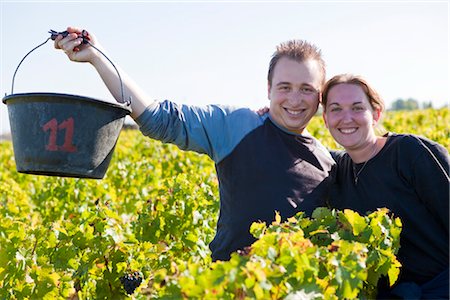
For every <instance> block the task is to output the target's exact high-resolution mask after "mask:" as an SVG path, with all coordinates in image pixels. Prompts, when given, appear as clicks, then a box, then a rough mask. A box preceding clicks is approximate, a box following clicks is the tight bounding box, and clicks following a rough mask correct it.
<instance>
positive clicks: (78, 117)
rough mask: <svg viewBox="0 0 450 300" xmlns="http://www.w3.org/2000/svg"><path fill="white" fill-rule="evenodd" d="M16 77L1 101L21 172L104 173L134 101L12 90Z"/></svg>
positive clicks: (97, 175) (84, 175)
mask: <svg viewBox="0 0 450 300" xmlns="http://www.w3.org/2000/svg"><path fill="white" fill-rule="evenodd" d="M47 41H48V40H47ZM47 41H46V42H47ZM46 42H44V43H43V44H45V43H46ZM43 44H41V45H39V46H38V47H40V46H42V45H43ZM38 47H36V48H34V49H33V50H31V51H30V52H29V53H28V54H27V55H26V56H25V57H27V56H28V55H29V54H30V53H31V52H32V51H34V50H35V49H37V48H38ZM102 54H103V53H102ZM103 55H104V54H103ZM25 57H24V58H23V59H22V61H23V60H24V59H25ZM108 60H109V59H108ZM22 61H21V62H20V63H19V66H20V64H21V63H22ZM110 62H111V61H110ZM111 63H112V62H111ZM19 66H18V67H17V69H18V68H19ZM114 68H115V66H114ZM17 69H16V73H17ZM116 71H117V69H116ZM16 73H14V77H15V75H16ZM14 77H13V84H12V88H11V95H9V96H5V97H4V98H3V103H5V104H6V105H7V108H8V115H9V122H10V127H11V136H12V143H13V149H14V157H15V161H16V169H17V171H18V172H21V173H27V174H37V175H48V176H62V177H78V178H94V179H101V178H103V177H104V175H105V173H106V170H107V169H108V166H109V163H110V161H111V157H112V154H113V152H114V148H115V145H116V142H117V140H118V138H119V134H120V131H121V129H122V126H123V123H124V120H125V116H126V115H128V114H130V113H131V108H130V106H129V104H130V103H129V102H128V103H127V104H128V105H126V106H125V105H122V104H116V103H110V102H105V101H101V100H97V99H92V98H87V97H82V96H76V95H69V94H58V93H23V94H13V90H14ZM119 79H120V81H121V78H120V74H119ZM121 85H122V81H121ZM121 87H122V98H123V86H121Z"/></svg>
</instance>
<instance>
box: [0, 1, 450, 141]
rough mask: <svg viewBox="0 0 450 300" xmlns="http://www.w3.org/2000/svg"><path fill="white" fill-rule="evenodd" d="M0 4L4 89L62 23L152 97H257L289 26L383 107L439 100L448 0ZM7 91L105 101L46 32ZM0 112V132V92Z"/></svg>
mask: <svg viewBox="0 0 450 300" xmlns="http://www.w3.org/2000/svg"><path fill="white" fill-rule="evenodd" d="M80 4H83V6H86V5H88V6H89V9H84V10H80ZM71 11H73V12H74V13H73V14H70V13H61V12H71ZM80 11H82V13H81V14H80V13H79V12H80ZM0 15H1V32H2V34H1V40H0V44H1V54H0V65H1V90H2V92H3V93H4V95H5V94H9V93H10V87H11V80H12V76H13V74H14V70H15V69H16V67H17V65H18V63H19V62H20V60H21V59H22V58H23V57H24V55H25V54H26V53H27V52H28V51H30V50H31V49H32V48H34V47H35V46H37V45H38V44H40V43H42V42H43V41H45V39H47V38H48V37H49V34H48V33H47V32H48V30H49V29H53V30H57V31H62V30H65V28H66V27H67V26H69V25H74V26H79V27H82V28H85V29H87V30H88V31H90V32H92V33H93V34H94V35H96V37H97V38H98V40H99V41H100V43H101V44H102V45H103V46H104V48H106V49H107V55H108V57H109V58H110V59H111V60H112V61H113V62H114V63H115V64H116V65H117V66H120V68H121V69H122V70H124V71H125V72H126V73H128V74H129V75H130V76H131V77H132V78H133V79H134V80H135V81H136V83H137V84H138V85H139V86H141V88H143V90H144V91H145V92H146V93H147V94H149V95H150V97H151V98H152V99H157V100H161V101H162V100H165V99H170V100H173V101H175V102H177V103H186V104H192V105H206V104H217V103H220V104H226V105H235V106H247V107H250V108H254V109H256V108H259V107H263V106H266V105H267V104H268V100H267V79H266V76H267V68H268V64H269V60H270V57H271V55H272V53H273V52H274V50H275V46H276V45H278V44H279V43H281V42H283V41H286V40H288V39H293V38H301V39H305V40H308V41H310V42H312V43H313V44H315V45H317V46H318V47H319V48H320V49H321V50H322V53H323V56H324V59H325V61H326V63H327V79H328V78H331V77H332V76H333V75H335V74H338V73H355V74H360V75H363V76H364V77H365V78H366V79H367V80H368V81H369V82H370V83H371V84H372V85H373V86H374V87H375V89H377V91H378V92H379V93H380V94H381V95H382V97H383V99H384V100H385V102H386V107H387V108H390V106H391V105H392V103H393V102H394V101H395V100H397V99H404V100H407V99H409V98H412V99H415V100H416V101H418V103H419V104H422V103H424V102H430V101H431V102H432V104H433V107H434V108H440V107H443V106H448V105H449V85H448V82H450V80H449V69H450V65H449V53H450V51H449V36H450V34H449V4H448V2H442V1H436V2H423V3H421V2H411V1H400V2H399V1H397V2H389V3H386V2H380V3H378V2H362V3H356V2H335V1H327V2H281V3H272V2H259V3H258V2H249V1H246V2H208V3H205V2H176V3H175V2H169V3H160V2H145V1H144V2H142V1H141V2H127V3H124V2H110V3H105V2H84V1H79V2H61V3H60V2H58V3H56V2H40V1H34V2H10V1H3V2H1V6H0ZM24 20H25V21H24ZM111 32H113V33H111ZM24 33H26V34H24ZM43 71H44V72H43ZM14 92H19V93H25V92H58V93H59V92H60V93H66V94H74V95H83V96H87V97H92V98H98V99H104V100H106V101H114V100H113V99H112V96H111V95H110V94H109V92H108V90H107V89H106V87H105V86H104V84H103V82H102V81H101V80H100V79H99V77H98V75H97V74H96V73H95V71H94V69H93V68H92V67H90V66H88V65H87V64H76V63H72V62H69V60H68V59H67V57H65V55H64V54H63V53H62V52H61V51H56V50H54V49H53V43H52V41H50V42H48V43H47V44H46V45H44V46H43V47H41V48H39V50H36V51H35V52H33V53H32V54H31V55H30V56H29V57H27V59H26V60H25V61H24V63H23V64H22V65H21V67H20V69H19V70H18V73H17V77H16V79H15V86H14ZM0 118H1V122H0V123H1V124H0V134H1V133H4V132H9V121H8V116H7V106H6V105H4V104H3V103H2V104H1V105H0Z"/></svg>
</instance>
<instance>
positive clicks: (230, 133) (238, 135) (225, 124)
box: [136, 100, 267, 163]
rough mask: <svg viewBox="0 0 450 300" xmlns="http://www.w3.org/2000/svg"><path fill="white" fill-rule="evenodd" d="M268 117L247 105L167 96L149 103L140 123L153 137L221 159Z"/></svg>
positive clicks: (140, 118)
mask: <svg viewBox="0 0 450 300" xmlns="http://www.w3.org/2000/svg"><path fill="white" fill-rule="evenodd" d="M266 118H267V115H265V116H259V115H258V114H257V113H255V112H254V111H252V110H250V109H247V108H233V107H229V106H219V105H208V106H205V107H196V106H189V105H179V104H176V103H174V102H171V101H168V100H166V101H163V102H154V103H152V104H151V105H150V106H148V107H147V109H146V110H145V111H144V112H143V113H142V114H141V115H140V116H139V117H138V118H137V119H136V123H137V124H138V125H139V127H140V130H141V131H142V133H143V134H144V135H146V136H148V137H150V138H153V139H157V140H160V141H162V142H165V143H172V144H175V145H177V146H178V147H179V148H180V149H182V150H191V151H195V152H198V153H204V154H207V155H208V156H209V157H211V158H212V159H213V160H214V162H216V163H218V162H219V161H221V160H222V159H223V158H224V157H225V156H227V155H228V154H229V153H231V151H232V150H233V149H234V148H235V147H236V145H237V144H238V143H239V142H240V141H241V140H242V139H243V137H244V136H245V135H247V134H248V133H249V132H250V131H252V130H253V129H255V128H256V127H258V126H260V125H261V124H262V123H263V121H264V119H266Z"/></svg>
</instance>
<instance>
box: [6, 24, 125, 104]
mask: <svg viewBox="0 0 450 300" xmlns="http://www.w3.org/2000/svg"><path fill="white" fill-rule="evenodd" d="M48 33H50V34H51V36H50V37H49V38H47V39H46V40H45V42H43V43H42V44H39V45H37V46H36V47H34V48H33V49H31V51H30V52H28V53H27V54H26V55H25V56H24V57H23V58H22V60H21V61H20V62H19V65H18V66H17V68H16V70H15V72H14V75H13V78H12V84H11V94H14V82H15V78H16V73H17V71H18V70H19V67H20V65H21V64H22V62H23V61H24V60H25V58H26V57H27V56H28V55H30V54H31V52H33V51H34V50H36V49H38V48H39V47H41V46H43V45H45V44H46V43H47V42H48V41H49V40H50V39H51V40H54V39H55V38H56V37H57V36H58V34H62V35H63V36H67V34H69V33H68V32H67V31H63V32H56V31H54V30H50V31H49V32H48ZM86 34H87V32H86V31H85V30H83V34H82V35H81V36H79V37H81V38H83V44H89V45H90V46H91V47H93V48H94V49H95V50H97V51H98V52H100V54H101V55H103V56H104V57H105V58H106V59H107V60H108V61H109V62H110V63H111V65H112V66H113V67H114V70H116V73H117V76H119V80H120V93H121V97H122V103H125V104H126V105H127V106H130V105H131V97H130V98H129V99H128V100H126V101H125V97H124V93H123V82H122V77H121V76H120V73H119V70H117V68H116V66H115V65H114V63H113V62H112V61H111V60H110V59H109V58H108V57H107V56H106V55H105V53H103V52H102V51H101V50H100V49H98V48H97V47H95V46H94V45H93V44H92V43H91V42H90V41H89V39H88V38H87V37H86Z"/></svg>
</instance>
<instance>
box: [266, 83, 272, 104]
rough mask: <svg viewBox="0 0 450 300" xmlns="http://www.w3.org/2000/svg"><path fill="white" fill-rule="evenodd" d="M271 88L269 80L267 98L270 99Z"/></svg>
mask: <svg viewBox="0 0 450 300" xmlns="http://www.w3.org/2000/svg"><path fill="white" fill-rule="evenodd" d="M270 89H271V86H270V82H269V81H267V99H269V100H270Z"/></svg>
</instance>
